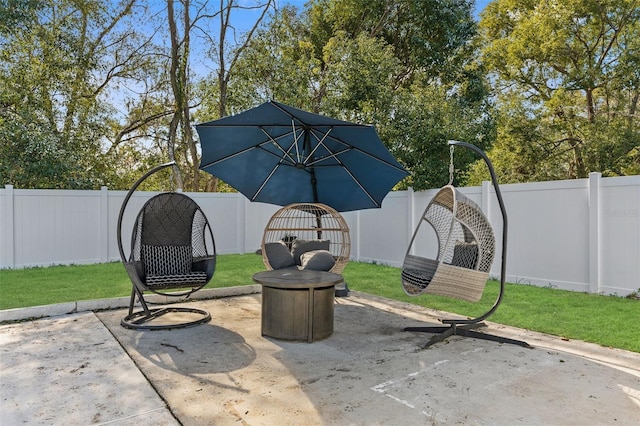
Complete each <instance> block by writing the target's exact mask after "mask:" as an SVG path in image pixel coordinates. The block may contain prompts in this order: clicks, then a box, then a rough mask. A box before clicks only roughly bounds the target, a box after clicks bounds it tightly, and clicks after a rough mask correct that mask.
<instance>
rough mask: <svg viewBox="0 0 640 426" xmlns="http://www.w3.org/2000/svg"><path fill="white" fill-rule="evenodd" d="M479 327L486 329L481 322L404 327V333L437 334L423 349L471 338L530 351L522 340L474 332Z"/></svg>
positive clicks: (528, 346)
mask: <svg viewBox="0 0 640 426" xmlns="http://www.w3.org/2000/svg"><path fill="white" fill-rule="evenodd" d="M480 327H486V324H485V323H483V322H480V323H473V324H463V325H460V324H449V325H446V326H427V327H405V328H404V331H415V332H420V333H437V334H436V335H435V336H433V337H432V338H431V339H430V340H429V341H428V342H427V343H426V344H425V345H424V348H425V349H426V348H428V347H429V346H431V345H434V344H436V343H439V342H443V341H444V340H446V339H447V338H449V337H451V336H464V337H473V338H475V339H481V340H491V341H493V342H499V343H508V344H511V345H517V346H522V347H524V348H530V349H532V348H533V346H530V345H529V344H528V343H527V342H524V341H522V340H515V339H510V338H508V337H502V336H496V335H493V334H487V333H482V332H480V331H475V330H474V329H476V328H480Z"/></svg>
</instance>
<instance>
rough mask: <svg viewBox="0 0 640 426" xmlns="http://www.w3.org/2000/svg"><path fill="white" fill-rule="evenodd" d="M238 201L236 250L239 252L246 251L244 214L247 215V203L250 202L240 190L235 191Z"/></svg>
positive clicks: (243, 252)
mask: <svg viewBox="0 0 640 426" xmlns="http://www.w3.org/2000/svg"><path fill="white" fill-rule="evenodd" d="M236 196H237V197H238V200H239V202H237V203H236V205H237V206H238V209H239V211H238V214H237V217H236V220H237V221H238V222H237V225H236V226H237V228H236V229H237V230H238V251H239V252H240V254H245V253H246V237H247V225H246V222H247V221H246V215H247V203H250V201H249V199H248V198H247V197H245V196H244V195H242V194H241V193H240V192H237V193H236Z"/></svg>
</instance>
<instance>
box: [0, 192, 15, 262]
mask: <svg viewBox="0 0 640 426" xmlns="http://www.w3.org/2000/svg"><path fill="white" fill-rule="evenodd" d="M13 197H14V195H13V185H5V186H4V203H3V204H4V212H2V217H3V220H1V221H0V222H2V224H3V225H4V230H3V232H2V241H3V244H4V246H5V247H6V249H7V253H6V254H7V259H6V262H7V264H6V265H0V266H2V267H6V268H15V266H16V256H15V246H16V242H15V234H16V232H15V229H16V226H15V223H14V218H13V212H14V207H13ZM2 224H0V230H2V228H1V226H2Z"/></svg>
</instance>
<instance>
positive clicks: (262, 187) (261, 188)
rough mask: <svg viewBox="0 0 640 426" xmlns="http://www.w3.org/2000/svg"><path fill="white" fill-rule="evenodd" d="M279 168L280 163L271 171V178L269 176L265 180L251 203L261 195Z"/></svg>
mask: <svg viewBox="0 0 640 426" xmlns="http://www.w3.org/2000/svg"><path fill="white" fill-rule="evenodd" d="M278 167H280V162H278V164H276V166H275V167H274V168H273V169H271V172H270V173H269V176H267V178H266V179H265V180H264V182H262V185H260V188H258V190H257V191H256V192H255V193H254V194H253V196H252V197H251V201H255V199H256V197H257V196H258V195H260V192H262V190H263V189H264V187H265V186H266V185H267V183H268V182H269V180H270V179H271V176H273V174H274V173H275V172H276V170H278Z"/></svg>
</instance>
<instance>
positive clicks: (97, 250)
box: [0, 173, 640, 296]
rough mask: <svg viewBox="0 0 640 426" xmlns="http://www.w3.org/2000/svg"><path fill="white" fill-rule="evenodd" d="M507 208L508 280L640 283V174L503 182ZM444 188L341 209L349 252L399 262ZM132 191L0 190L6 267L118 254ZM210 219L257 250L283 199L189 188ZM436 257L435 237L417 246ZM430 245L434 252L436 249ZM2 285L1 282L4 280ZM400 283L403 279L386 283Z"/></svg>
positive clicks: (483, 191)
mask: <svg viewBox="0 0 640 426" xmlns="http://www.w3.org/2000/svg"><path fill="white" fill-rule="evenodd" d="M500 189H501V191H502V195H503V198H504V202H505V206H506V209H507V213H508V235H507V236H508V247H507V254H508V256H507V277H506V278H507V281H509V282H516V283H523V284H533V285H540V286H552V287H556V288H562V289H568V290H574V291H583V292H591V293H604V294H618V295H621V296H623V295H626V294H629V293H631V292H633V291H637V290H638V289H640V176H628V177H616V178H602V177H601V176H600V174H599V173H592V174H591V175H590V177H589V178H588V179H580V180H567V181H554V182H541V183H526V184H514V185H501V186H500ZM461 191H462V192H463V193H464V194H465V195H467V196H468V197H469V198H471V199H472V200H474V201H475V202H476V203H478V205H480V206H481V207H482V209H483V211H484V212H485V215H486V216H487V217H488V218H489V220H490V221H491V223H492V225H493V227H494V231H495V234H496V242H497V245H498V247H497V248H498V253H497V254H496V261H495V262H494V265H493V269H492V275H493V276H498V275H499V271H500V255H501V252H500V249H501V247H500V242H501V241H502V217H501V215H500V209H499V207H498V203H497V200H496V197H495V192H494V190H493V187H492V186H491V184H490V182H484V184H483V185H482V186H481V187H468V188H461ZM436 192H437V190H429V191H423V192H413V191H411V190H409V191H398V192H392V193H390V194H389V195H387V197H386V198H385V201H384V203H383V205H382V208H381V209H374V210H362V211H358V212H347V213H344V214H343V215H344V217H345V219H346V221H347V223H348V224H349V228H350V231H351V243H352V251H351V259H352V260H356V261H365V262H376V263H381V264H388V265H392V266H400V265H401V264H402V259H403V258H404V255H405V252H406V250H407V247H408V245H409V241H410V239H411V235H412V234H413V230H414V228H415V226H416V224H417V220H418V219H419V218H420V216H421V215H422V212H423V211H424V209H425V207H426V205H427V203H428V202H429V200H430V199H431V198H432V197H433V196H434V195H435V193H436ZM154 194H155V193H151V192H137V193H135V194H134V196H133V197H132V199H131V201H130V203H129V205H128V207H127V213H126V214H125V217H124V227H123V237H124V238H123V239H124V247H125V252H126V253H128V251H129V236H130V233H131V227H132V223H133V220H134V217H135V215H136V214H137V212H138V210H139V209H140V208H141V207H142V205H143V204H144V202H145V201H146V200H147V199H148V198H149V197H151V196H152V195H154ZM125 195H126V192H125V191H109V190H107V188H102V190H99V191H70V190H32V189H14V188H13V187H12V186H11V185H6V186H5V188H4V189H0V268H22V267H28V266H48V265H53V264H90V263H101V262H109V261H114V260H119V259H120V258H119V254H118V247H117V242H116V225H117V220H118V212H119V210H120V205H121V203H122V201H123V199H124V196H125ZM188 195H189V196H190V197H192V198H193V199H194V200H195V201H196V202H197V203H198V204H199V205H200V206H201V207H202V208H203V210H204V211H205V214H206V215H207V217H208V218H209V221H210V222H211V223H212V226H213V232H214V237H215V242H216V249H217V252H218V253H219V254H229V253H253V252H255V251H256V250H257V249H258V248H259V246H260V241H261V238H262V231H263V229H264V227H265V225H266V224H267V221H268V220H269V218H270V217H271V215H272V214H273V213H274V212H275V211H276V210H277V209H278V207H277V206H272V205H269V204H262V203H251V202H249V201H248V200H247V199H246V198H245V197H243V196H242V195H240V194H219V193H189V194H188ZM416 247H417V248H419V250H420V252H421V254H422V251H425V252H426V253H424V254H426V255H431V257H435V256H436V254H435V249H436V247H437V246H436V242H435V240H434V239H432V238H427V239H426V240H421V241H420V242H419V244H417V245H416ZM429 252H431V253H429ZM0 285H1V283H0ZM389 285H400V283H389Z"/></svg>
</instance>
